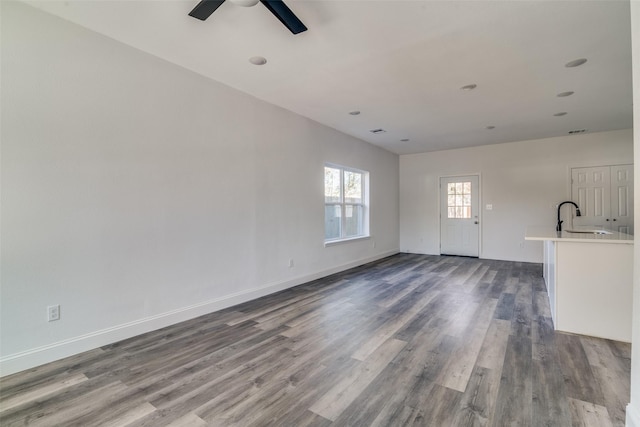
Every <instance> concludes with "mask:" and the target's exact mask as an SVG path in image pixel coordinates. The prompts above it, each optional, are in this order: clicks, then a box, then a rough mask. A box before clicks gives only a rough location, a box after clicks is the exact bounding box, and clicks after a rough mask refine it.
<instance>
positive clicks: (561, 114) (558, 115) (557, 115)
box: [554, 111, 567, 117]
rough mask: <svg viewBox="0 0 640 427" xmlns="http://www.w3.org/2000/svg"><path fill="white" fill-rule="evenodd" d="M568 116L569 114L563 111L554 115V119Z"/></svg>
mask: <svg viewBox="0 0 640 427" xmlns="http://www.w3.org/2000/svg"><path fill="white" fill-rule="evenodd" d="M566 115H567V112H566V111H563V112H561V113H555V114H554V117H562V116H566Z"/></svg>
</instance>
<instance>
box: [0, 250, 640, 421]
mask: <svg viewBox="0 0 640 427" xmlns="http://www.w3.org/2000/svg"><path fill="white" fill-rule="evenodd" d="M541 269H542V268H541V265H539V264H527V263H517V262H506V261H493V260H479V259H473V258H458V257H440V256H424V255H411V254H399V255H396V256H393V257H389V258H386V259H383V260H380V261H378V262H375V263H371V264H367V265H364V266H361V267H358V268H354V269H351V270H348V271H345V272H342V273H340V274H336V275H333V276H330V277H326V278H323V279H320V280H316V281H314V282H310V283H306V284H304V285H301V286H298V287H295V288H292V289H289V290H286V291H283V292H280V293H277V294H273V295H269V296H266V297H264V298H260V299H258V300H254V301H250V302H247V303H245V304H241V305H238V306H235V307H232V308H230V309H226V310H223V311H220V312H217V313H213V314H210V315H206V316H202V317H199V318H197V319H194V320H191V321H188V322H183V323H180V324H177V325H174V326H171V327H168V328H165V329H162V330H158V331H154V332H151V333H148V334H144V335H141V336H138V337H135V338H131V339H128V340H125V341H121V342H118V343H115V344H113V345H109V346H105V347H102V348H99V349H95V350H93V351H89V352H86V353H82V354H79V355H76V356H73V357H70V358H67V359H64V360H61V361H57V362H53V363H50V364H47V365H44V366H40V367H38V368H35V369H31V370H29V371H25V372H21V373H18V374H15V375H12V376H8V377H5V378H2V379H1V380H0V424H1V425H2V426H6V427H8V426H18V425H30V426H55V425H60V426H98V425H100V426H205V425H211V426H267V425H273V426H403V425H419V426H511V425H518V426H598V427H601V426H609V425H611V426H623V425H624V410H625V406H626V404H627V402H628V400H629V378H630V351H631V348H630V345H629V344H625V343H619V342H614V341H609V340H603V339H597V338H592V337H586V336H578V335H569V334H562V333H556V332H554V330H553V324H552V322H551V319H550V311H549V303H548V299H547V296H546V291H545V285H544V281H543V279H542V277H541Z"/></svg>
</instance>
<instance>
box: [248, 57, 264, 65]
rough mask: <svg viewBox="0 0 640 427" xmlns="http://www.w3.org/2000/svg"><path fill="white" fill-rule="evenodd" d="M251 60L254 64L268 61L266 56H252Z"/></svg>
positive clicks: (262, 63)
mask: <svg viewBox="0 0 640 427" xmlns="http://www.w3.org/2000/svg"><path fill="white" fill-rule="evenodd" d="M249 62H251V63H252V64H253V65H264V64H266V63H267V58H265V57H264V56H252V57H251V58H249Z"/></svg>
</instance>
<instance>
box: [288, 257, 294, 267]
mask: <svg viewBox="0 0 640 427" xmlns="http://www.w3.org/2000/svg"><path fill="white" fill-rule="evenodd" d="M289 268H293V258H289Z"/></svg>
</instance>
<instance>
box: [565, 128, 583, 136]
mask: <svg viewBox="0 0 640 427" xmlns="http://www.w3.org/2000/svg"><path fill="white" fill-rule="evenodd" d="M586 131H587V130H586V129H576V130H570V131H569V134H570V135H573V134H575V133H585V132H586Z"/></svg>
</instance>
